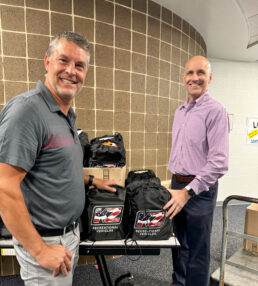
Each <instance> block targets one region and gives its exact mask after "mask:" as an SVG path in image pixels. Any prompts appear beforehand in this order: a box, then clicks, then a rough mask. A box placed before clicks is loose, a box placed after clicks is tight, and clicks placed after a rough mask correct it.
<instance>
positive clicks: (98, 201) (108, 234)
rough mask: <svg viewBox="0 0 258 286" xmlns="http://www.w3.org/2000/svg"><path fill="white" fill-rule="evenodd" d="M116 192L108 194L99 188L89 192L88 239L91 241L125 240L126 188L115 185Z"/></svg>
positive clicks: (87, 203)
mask: <svg viewBox="0 0 258 286" xmlns="http://www.w3.org/2000/svg"><path fill="white" fill-rule="evenodd" d="M113 187H115V188H116V190H117V191H116V192H108V191H104V190H99V189H97V188H93V189H90V190H89V191H88V192H87V200H86V212H87V217H86V216H85V217H84V218H82V219H83V220H85V219H87V231H86V238H87V239H89V240H91V241H98V240H116V239H123V238H125V236H126V233H127V224H126V219H125V217H126V216H127V215H128V210H127V209H126V207H125V197H126V191H125V188H123V187H121V186H118V185H115V186H113Z"/></svg>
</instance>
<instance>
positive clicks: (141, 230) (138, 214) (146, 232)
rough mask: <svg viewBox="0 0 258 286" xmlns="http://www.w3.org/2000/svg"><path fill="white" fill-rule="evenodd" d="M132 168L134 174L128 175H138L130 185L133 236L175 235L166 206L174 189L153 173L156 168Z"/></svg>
mask: <svg viewBox="0 0 258 286" xmlns="http://www.w3.org/2000/svg"><path fill="white" fill-rule="evenodd" d="M132 172H133V173H134V174H133V175H132V174H131V175H130V173H129V174H128V178H130V177H134V178H135V179H134V180H133V181H131V182H130V183H129V184H127V186H126V194H127V198H126V199H127V204H128V208H129V209H130V215H129V218H130V219H129V225H130V231H129V233H130V235H129V236H130V237H132V239H134V240H166V239H169V238H170V236H171V235H172V222H171V220H169V218H166V211H164V210H163V207H164V205H165V204H166V203H167V202H168V201H169V200H170V197H171V196H170V193H169V192H168V190H167V189H166V188H165V187H163V186H162V185H161V184H160V179H159V178H157V177H156V176H155V177H153V174H154V172H153V171H150V170H146V172H142V173H141V172H139V171H136V174H135V171H132ZM140 174H141V175H140ZM142 174H145V178H141V176H142ZM129 175H130V176H129ZM154 175H155V174H154ZM140 178H141V179H140ZM129 181H130V179H129ZM127 182H128V179H127Z"/></svg>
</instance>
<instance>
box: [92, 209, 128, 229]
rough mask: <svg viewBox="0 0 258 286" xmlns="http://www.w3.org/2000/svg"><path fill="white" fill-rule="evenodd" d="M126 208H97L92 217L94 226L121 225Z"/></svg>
mask: <svg viewBox="0 0 258 286" xmlns="http://www.w3.org/2000/svg"><path fill="white" fill-rule="evenodd" d="M123 209H124V206H95V207H94V209H93V215H92V225H114V224H120V223H121V220H122V216H123Z"/></svg>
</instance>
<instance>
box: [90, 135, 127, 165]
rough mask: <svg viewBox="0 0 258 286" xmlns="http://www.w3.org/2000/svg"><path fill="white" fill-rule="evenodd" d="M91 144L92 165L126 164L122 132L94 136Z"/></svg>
mask: <svg viewBox="0 0 258 286" xmlns="http://www.w3.org/2000/svg"><path fill="white" fill-rule="evenodd" d="M90 145H91V146H90V159H89V166H90V167H108V166H112V167H123V166H125V164H126V157H125V148H124V142H123V138H122V135H121V134H120V133H116V134H114V135H104V136H101V137H97V138H94V139H92V140H91V142H90Z"/></svg>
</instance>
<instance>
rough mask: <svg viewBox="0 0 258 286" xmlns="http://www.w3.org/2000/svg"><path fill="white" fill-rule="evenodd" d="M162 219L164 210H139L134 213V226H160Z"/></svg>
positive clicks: (163, 218)
mask: <svg viewBox="0 0 258 286" xmlns="http://www.w3.org/2000/svg"><path fill="white" fill-rule="evenodd" d="M164 221H165V212H164V211H160V210H158V211H139V212H138V213H137V215H136V220H135V228H160V227H161V226H162V225H163V224H164Z"/></svg>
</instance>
